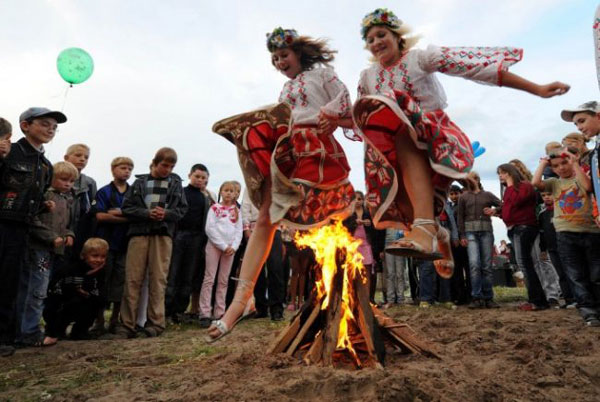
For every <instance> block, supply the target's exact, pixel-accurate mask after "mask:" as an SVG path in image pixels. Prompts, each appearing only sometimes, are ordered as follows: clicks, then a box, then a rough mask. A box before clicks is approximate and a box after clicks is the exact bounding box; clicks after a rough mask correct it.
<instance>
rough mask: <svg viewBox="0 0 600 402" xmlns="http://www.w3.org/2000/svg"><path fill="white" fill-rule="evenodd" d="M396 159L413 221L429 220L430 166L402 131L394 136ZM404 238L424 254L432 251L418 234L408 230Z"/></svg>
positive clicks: (430, 228) (431, 228) (430, 227)
mask: <svg viewBox="0 0 600 402" xmlns="http://www.w3.org/2000/svg"><path fill="white" fill-rule="evenodd" d="M396 155H397V160H398V168H399V170H400V174H401V175H402V180H403V182H404V187H405V188H406V193H407V195H408V198H409V200H410V203H411V204H412V207H413V214H414V219H428V220H433V218H434V216H433V183H432V181H431V166H430V165H429V160H428V158H427V154H426V153H425V152H424V151H421V150H419V149H418V148H417V147H416V146H415V143H414V142H413V140H412V139H411V138H410V136H409V134H408V132H407V130H406V127H405V130H404V131H403V132H402V133H399V134H398V135H397V136H396ZM424 226H425V229H427V230H428V231H430V232H431V233H432V234H435V233H436V227H435V225H424ZM405 238H406V239H407V240H409V239H410V240H414V241H415V242H417V243H419V244H420V245H422V247H423V249H424V250H426V251H427V252H428V253H431V252H433V251H436V250H432V249H431V244H432V243H431V236H428V235H427V234H426V233H424V232H423V231H421V230H412V231H410V232H409V233H408V234H407V235H406V236H405ZM400 242H402V240H400Z"/></svg>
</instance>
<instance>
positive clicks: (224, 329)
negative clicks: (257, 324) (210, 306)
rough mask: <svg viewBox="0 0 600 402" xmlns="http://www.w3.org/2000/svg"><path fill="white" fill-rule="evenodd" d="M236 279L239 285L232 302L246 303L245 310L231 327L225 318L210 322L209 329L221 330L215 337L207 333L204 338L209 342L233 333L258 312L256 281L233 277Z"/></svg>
mask: <svg viewBox="0 0 600 402" xmlns="http://www.w3.org/2000/svg"><path fill="white" fill-rule="evenodd" d="M232 279H233V280H235V281H238V286H237V288H236V290H235V296H234V298H233V300H232V302H231V303H232V304H233V303H239V304H242V305H244V306H245V307H244V311H243V312H242V315H241V316H240V317H239V318H238V319H237V320H235V321H234V323H233V325H232V326H231V328H229V327H228V326H227V324H225V321H223V320H214V321H213V322H211V324H210V328H209V329H208V330H209V331H210V330H212V329H213V328H216V329H217V330H219V334H218V335H217V336H215V337H212V336H210V334H207V335H206V336H205V337H204V340H205V341H206V342H207V343H213V342H216V341H218V340H219V339H221V338H222V337H224V336H225V335H228V334H230V333H231V331H232V330H233V328H234V327H235V326H236V325H237V324H238V323H239V322H240V321H242V320H245V319H247V318H251V317H254V315H255V314H256V308H255V307H254V300H253V299H252V300H251V298H252V294H253V292H254V282H253V281H250V280H247V279H239V278H232Z"/></svg>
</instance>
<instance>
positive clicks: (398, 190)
mask: <svg viewBox="0 0 600 402" xmlns="http://www.w3.org/2000/svg"><path fill="white" fill-rule="evenodd" d="M361 26H362V27H361V28H362V29H361V36H362V38H363V39H364V41H365V47H366V48H367V50H368V51H369V52H371V54H372V56H373V58H374V59H375V61H376V63H373V64H372V65H371V66H369V67H368V68H367V69H365V70H363V71H362V73H361V76H360V81H359V84H358V100H357V101H356V102H355V103H354V106H353V116H354V121H355V122H356V125H357V126H358V128H359V135H360V136H361V138H362V140H363V141H365V165H366V168H365V172H366V173H367V174H366V178H365V179H366V184H367V200H368V202H369V203H370V207H371V214H372V216H373V220H374V224H375V227H377V228H385V227H398V228H406V229H407V231H406V233H405V237H404V238H402V239H399V240H398V241H396V242H394V243H392V244H391V245H389V246H388V249H389V250H393V252H395V253H398V254H402V255H412V256H415V257H418V258H424V259H429V260H438V259H439V261H438V262H436V263H435V264H436V268H437V269H438V272H439V273H440V274H441V275H445V276H446V277H448V275H447V273H448V272H449V271H450V270H451V269H452V268H453V266H454V264H453V261H452V255H451V248H450V236H449V235H448V232H447V231H446V230H444V229H440V228H439V227H438V225H437V224H436V221H435V218H436V217H437V216H438V215H439V214H440V213H441V211H442V209H443V206H444V203H445V201H446V192H447V191H448V187H449V186H450V184H451V183H452V181H453V180H454V179H465V178H466V176H467V173H468V172H469V171H470V170H471V168H472V165H473V160H474V157H473V151H472V148H471V145H470V142H469V139H468V138H467V136H466V135H465V134H464V133H463V132H462V131H461V130H460V128H458V127H457V125H456V124H455V123H453V122H452V121H451V120H450V118H449V117H448V115H447V114H446V113H445V112H444V108H445V107H446V95H445V94H444V91H443V89H442V86H441V84H440V83H439V81H438V80H437V78H436V77H435V73H437V72H440V73H444V74H448V75H451V76H458V77H462V78H466V79H469V80H472V81H475V82H480V83H485V84H489V85H496V86H506V87H510V88H515V89H519V90H523V91H526V92H529V93H532V94H534V95H538V96H540V97H552V96H555V95H560V94H563V93H566V92H567V91H568V90H569V87H568V86H567V85H565V84H562V83H558V82H555V83H551V84H547V85H538V84H536V83H533V82H530V81H527V80H525V79H524V78H522V77H520V76H518V75H516V74H513V73H511V72H509V71H508V69H509V67H510V66H511V65H513V64H514V63H516V62H518V61H520V60H521V57H522V50H521V49H515V48H508V47H487V48H483V47H478V48H469V47H462V48H452V47H444V46H442V47H438V46H429V47H427V48H426V49H415V48H413V46H414V45H415V43H416V42H417V39H418V38H416V37H415V36H411V35H410V30H409V29H408V28H407V26H406V25H405V24H404V23H403V22H402V21H401V20H400V19H399V18H398V17H397V16H396V15H395V14H394V13H393V12H392V11H390V10H387V9H382V8H379V9H376V10H375V11H373V12H371V13H369V14H367V15H365V17H364V18H363V20H362V24H361ZM473 54H476V55H477V56H476V57H473ZM438 244H440V247H439V248H438ZM490 296H491V295H486V297H490ZM478 297H481V295H478Z"/></svg>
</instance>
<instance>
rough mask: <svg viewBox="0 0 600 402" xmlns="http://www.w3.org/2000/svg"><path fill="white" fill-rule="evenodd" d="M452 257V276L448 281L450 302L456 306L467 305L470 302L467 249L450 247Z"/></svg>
mask: <svg viewBox="0 0 600 402" xmlns="http://www.w3.org/2000/svg"><path fill="white" fill-rule="evenodd" d="M452 256H453V257H454V274H452V278H451V279H450V281H451V284H450V292H451V295H452V300H453V301H456V302H457V303H458V304H467V303H469V302H470V301H471V270H470V268H469V256H468V255H467V248H466V247H462V246H458V247H452Z"/></svg>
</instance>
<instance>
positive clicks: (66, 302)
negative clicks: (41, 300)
mask: <svg viewBox="0 0 600 402" xmlns="http://www.w3.org/2000/svg"><path fill="white" fill-rule="evenodd" d="M103 304H104V303H103V301H102V299H101V298H100V297H98V296H90V297H83V296H80V295H75V296H71V297H64V296H61V295H51V296H49V297H48V299H47V300H46V307H45V308H44V321H46V335H47V336H50V337H52V338H64V337H65V331H66V330H67V327H68V326H69V324H71V323H74V324H73V327H72V328H71V338H73V339H85V338H87V336H88V329H89V328H90V327H91V326H92V324H93V323H94V319H95V318H96V316H97V315H98V311H99V310H100V309H101V308H102V307H103Z"/></svg>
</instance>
